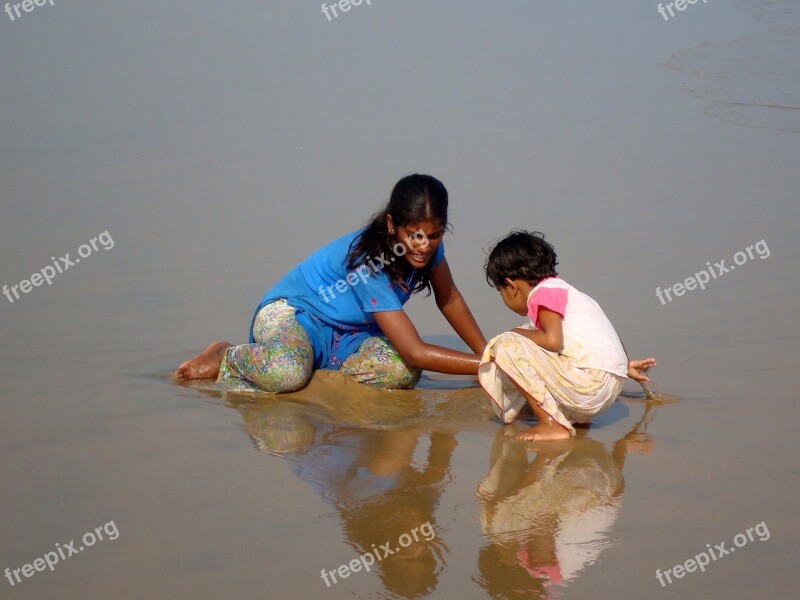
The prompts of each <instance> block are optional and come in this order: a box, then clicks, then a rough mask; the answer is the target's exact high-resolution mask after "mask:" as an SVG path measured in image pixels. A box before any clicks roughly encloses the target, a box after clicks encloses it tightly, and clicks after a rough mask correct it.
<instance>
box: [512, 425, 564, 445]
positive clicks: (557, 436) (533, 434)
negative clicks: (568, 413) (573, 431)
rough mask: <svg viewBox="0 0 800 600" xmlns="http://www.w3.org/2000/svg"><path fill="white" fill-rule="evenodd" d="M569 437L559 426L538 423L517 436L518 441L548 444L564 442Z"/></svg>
mask: <svg viewBox="0 0 800 600" xmlns="http://www.w3.org/2000/svg"><path fill="white" fill-rule="evenodd" d="M570 437H571V436H570V433H569V431H567V430H566V429H564V428H563V427H562V426H561V425H556V424H553V425H548V424H546V423H539V424H537V425H534V426H533V427H531V428H529V429H526V430H525V431H523V432H522V433H519V434H517V439H518V440H523V441H526V442H549V441H552V440H566V439H569V438H570Z"/></svg>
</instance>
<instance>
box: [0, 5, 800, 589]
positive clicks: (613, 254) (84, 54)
mask: <svg viewBox="0 0 800 600" xmlns="http://www.w3.org/2000/svg"><path fill="white" fill-rule="evenodd" d="M655 6H656V4H652V5H651V4H648V3H621V4H604V5H602V6H600V5H598V4H597V3H589V2H585V1H578V2H569V3H553V4H552V5H535V4H531V5H525V6H519V7H496V6H493V5H477V4H475V5H471V4H464V3H455V2H448V1H443V2H437V3H435V4H431V3H425V2H422V1H421V0H408V1H407V2H403V3H397V2H394V3H386V2H378V0H374V1H373V2H372V4H371V5H370V6H366V5H364V4H362V5H361V6H360V7H357V8H353V10H351V11H349V12H348V13H347V14H343V15H341V17H340V18H338V19H337V20H336V21H332V22H327V21H326V20H325V17H324V16H323V15H322V14H321V13H320V11H319V7H318V6H316V5H304V3H291V4H286V3H274V2H262V3H252V4H248V3H245V4H243V5H241V6H237V7H236V8H235V9H234V8H231V9H228V10H224V11H222V10H220V7H219V5H218V4H211V3H208V2H204V1H202V0H201V1H199V2H193V3H188V2H173V3H169V5H168V6H166V5H165V6H160V7H158V8H152V7H151V8H148V7H142V6H139V5H133V4H132V5H120V6H118V5H110V4H100V3H92V2H85V3H80V5H77V4H75V3H73V4H60V3H58V2H56V3H55V6H52V7H51V6H49V5H45V6H43V7H37V8H36V9H35V10H34V11H33V12H31V13H30V14H25V15H24V16H23V17H22V18H21V19H19V20H18V21H15V22H11V21H10V20H8V19H6V17H5V14H4V13H0V73H2V76H3V77H2V81H3V83H2V85H0V181H2V194H0V215H2V217H1V218H0V285H4V284H5V285H9V286H10V285H15V284H18V283H19V282H20V281H21V280H22V279H25V278H28V277H30V275H31V273H34V272H36V271H38V270H39V269H41V268H42V267H44V266H45V265H49V264H51V263H52V260H51V258H50V257H51V256H52V257H59V256H62V255H64V254H65V253H67V252H71V254H72V257H73V258H74V257H75V256H76V254H77V250H78V248H79V246H80V245H81V244H83V243H86V242H88V241H89V240H90V239H91V238H92V237H94V236H98V234H100V233H101V232H103V231H106V230H107V231H108V232H109V234H110V235H111V236H112V237H113V240H114V242H115V244H114V246H113V248H110V249H109V250H102V249H101V250H99V251H97V252H95V253H93V254H92V255H91V256H90V257H88V258H86V259H85V260H82V261H81V262H80V264H76V265H75V266H74V267H73V268H70V269H69V270H68V271H65V272H64V273H61V274H59V275H58V276H57V277H56V278H55V279H54V280H53V282H52V285H41V286H39V287H34V288H33V289H32V291H30V292H29V293H28V294H24V295H23V296H22V297H21V298H20V299H19V300H17V301H15V302H14V303H9V302H7V301H6V299H5V297H4V296H0V339H2V342H3V343H2V344H0V375H2V381H3V385H2V398H0V451H2V456H3V458H4V460H3V461H0V481H2V482H3V483H2V485H0V509H2V510H0V574H2V571H4V570H5V569H6V568H10V569H12V570H13V569H19V568H21V567H22V566H23V565H25V564H27V563H32V562H33V561H35V559H36V558H37V557H42V556H44V555H45V554H46V553H48V552H52V551H53V550H54V549H56V544H59V545H61V546H62V547H63V546H64V545H65V544H67V543H68V542H70V541H71V540H75V541H76V542H77V544H76V547H78V546H79V545H83V540H82V539H81V538H82V536H83V535H84V533H86V532H92V531H95V532H96V528H97V527H101V531H104V530H102V526H103V525H105V524H108V523H110V522H112V521H113V523H114V524H115V525H116V527H117V528H118V532H119V537H118V538H116V539H113V540H112V539H104V540H103V541H99V542H96V543H94V544H93V545H91V547H88V546H87V547H85V548H84V550H83V551H81V552H79V553H78V554H77V555H73V556H70V557H65V558H64V559H63V560H60V561H59V563H58V564H56V565H55V567H54V570H53V571H52V572H51V571H50V570H49V569H46V570H45V571H43V572H35V573H34V574H33V575H32V576H31V577H25V576H23V577H22V579H21V583H18V584H15V585H14V586H12V585H10V583H8V580H7V579H6V578H5V577H3V578H2V579H0V590H2V591H0V597H2V598H6V597H9V598H36V599H39V598H50V597H59V598H76V599H77V598H81V599H83V598H119V599H126V598H141V597H152V598H162V597H165V598H192V599H198V598H209V599H210V598H229V597H235V598H242V599H245V598H264V597H269V598H271V597H276V598H278V597H289V598H320V597H322V598H353V597H355V598H419V597H434V598H452V597H463V598H483V597H489V598H516V597H520V598H521V597H525V598H531V597H533V598H537V597H538V598H555V597H558V598H590V597H591V598H595V597H597V596H598V595H599V596H601V597H618V598H650V597H655V596H656V595H663V596H665V597H675V598H690V599H691V598H716V597H729V598H753V597H761V596H765V595H768V596H769V597H771V598H793V597H795V596H796V592H797V589H798V588H800V576H799V575H798V573H797V569H796V566H795V562H796V549H797V544H798V540H800V530H799V529H800V526H799V524H798V520H797V519H796V498H797V497H798V493H799V492H800V485H798V483H799V480H800V467H799V466H798V458H800V447H798V442H797V436H796V435H795V434H796V430H797V425H796V423H797V416H798V403H797V400H798V393H797V390H798V389H800V361H798V358H797V347H798V343H797V340H798V339H800V322H799V321H798V319H797V318H796V314H797V311H798V300H797V299H798V297H800V272H799V271H800V267H799V266H798V265H800V248H799V247H798V244H797V232H796V229H797V223H798V222H799V221H800V204H799V203H798V201H797V190H798V189H800V171H798V169H797V164H798V163H799V162H800V144H799V143H798V141H799V140H800V138H799V137H798V135H797V132H798V127H797V121H796V119H797V111H796V110H795V109H796V107H797V106H798V101H797V97H796V95H797V90H798V86H797V69H796V68H795V65H797V64H798V56H799V55H800V53H798V50H797V46H798V41H799V40H800V37H799V36H800V34H799V33H798V31H799V30H800V24H799V23H798V15H797V10H796V7H795V5H794V4H793V3H789V2H787V1H779V0H776V1H769V2H766V1H765V2H754V1H750V2H746V1H744V0H736V1H734V2H731V3H725V2H722V1H720V2H715V1H714V0H711V1H709V2H708V3H697V4H695V5H690V6H689V7H688V8H687V9H686V10H685V11H684V12H681V13H679V14H678V15H676V17H675V18H674V19H672V20H670V21H668V22H665V21H664V20H663V19H662V18H661V17H660V16H659V15H658V13H657V11H656V8H655ZM4 19H6V20H4ZM687 92H688V93H687ZM412 170H421V171H427V172H431V173H432V174H434V175H436V176H438V177H440V178H441V179H442V180H443V181H444V182H445V184H446V185H447V186H448V189H449V191H450V194H451V213H452V214H451V220H452V221H453V224H454V228H453V229H454V234H453V235H448V236H447V237H446V238H445V244H446V248H447V257H448V262H449V263H450V266H451V269H452V271H453V273H454V276H455V278H456V281H457V283H458V285H459V288H460V289H461V291H462V293H463V294H464V296H465V297H466V298H467V300H468V302H469V304H470V306H471V307H472V309H473V311H474V313H475V315H476V317H477V319H478V321H479V323H480V324H481V326H482V328H483V329H484V331H485V332H486V334H487V335H489V336H491V335H494V334H496V333H499V332H500V331H503V330H505V329H508V328H510V327H512V326H515V325H517V321H518V317H517V316H516V315H513V314H512V313H510V312H509V311H507V310H506V309H505V308H504V307H503V306H502V304H501V302H500V301H499V299H498V297H497V293H496V292H495V291H494V290H492V289H491V288H489V287H488V286H487V285H486V283H485V280H484V278H483V275H482V272H481V265H482V264H483V260H484V258H485V255H484V249H486V248H488V247H490V245H491V243H492V242H493V241H494V240H496V239H497V238H499V237H501V236H502V235H504V234H505V233H507V232H508V230H510V229H512V228H516V227H526V228H530V229H539V230H542V231H544V232H546V234H547V236H548V239H550V240H551V241H552V242H553V243H554V244H555V246H556V249H557V251H558V253H559V268H560V270H561V273H562V275H563V276H564V278H565V279H567V280H568V281H570V283H572V284H574V285H575V286H576V287H578V288H579V289H582V290H583V291H586V292H587V293H589V294H590V295H591V296H592V297H594V298H595V299H597V300H598V302H599V303H600V304H601V306H602V307H603V308H604V310H605V311H606V313H607V314H608V315H609V317H610V319H611V320H612V322H613V323H614V324H615V326H616V328H617V330H618V331H619V333H620V335H621V337H622V338H623V340H624V341H625V344H626V346H627V348H628V349H629V351H630V353H631V354H632V355H636V356H645V355H654V356H656V357H657V359H658V363H659V365H658V367H657V368H656V369H655V371H654V378H655V380H656V381H657V384H658V385H657V388H658V392H659V393H660V394H661V396H662V401H661V402H648V401H646V398H645V395H644V392H643V391H642V390H641V389H640V388H639V387H638V386H635V385H629V386H628V387H627V388H626V390H625V393H624V394H623V396H622V397H621V398H620V401H619V402H617V403H616V404H615V405H614V406H613V408H612V409H611V410H609V411H608V412H607V413H605V414H604V415H602V416H601V417H600V418H598V419H597V420H596V421H595V423H593V425H592V427H591V428H589V429H581V430H579V436H578V437H577V438H575V439H574V440H570V441H568V442H564V443H560V444H554V445H548V446H544V447H539V446H541V445H539V446H526V445H523V444H520V443H519V442H516V441H515V440H513V439H512V438H513V435H512V434H513V433H514V432H515V431H518V430H520V429H521V428H524V427H525V426H526V425H525V424H516V425H514V426H511V427H503V426H501V425H500V424H499V423H498V422H497V421H496V420H495V419H494V418H493V417H492V415H491V413H490V412H489V409H488V405H487V404H486V401H485V399H484V398H483V396H482V393H481V392H480V390H479V389H478V388H476V387H475V386H474V381H472V380H470V379H469V378H467V379H464V378H446V377H441V376H438V375H434V374H429V376H428V377H426V378H425V379H424V380H423V383H422V385H421V386H420V388H419V389H417V390H414V391H408V392H382V391H376V390H371V389H368V388H364V387H362V386H358V385H356V384H353V383H352V382H348V381H345V380H343V379H342V378H341V377H339V376H337V375H331V374H323V375H322V376H320V377H318V378H316V379H315V380H314V381H313V382H312V384H311V385H310V386H309V387H308V388H306V389H305V390H303V391H302V392H300V393H298V394H292V395H286V396H280V397H275V396H269V395H263V396H258V397H252V396H241V395H232V394H226V395H222V394H220V393H218V392H213V391H210V390H208V389H207V388H208V385H206V384H203V385H199V386H195V385H176V384H174V383H172V382H171V380H170V379H169V373H170V371H171V370H172V369H173V368H174V367H175V366H176V365H177V364H178V363H179V362H181V361H182V360H184V359H185V358H187V357H188V356H190V355H192V354H194V353H196V352H197V351H199V350H200V349H201V348H202V347H203V346H204V345H205V344H206V343H208V342H210V341H212V340H214V339H229V340H230V341H232V342H240V341H243V340H244V339H245V338H246V334H247V331H246V329H247V325H248V322H249V319H250V316H251V314H252V310H253V308H254V306H255V305H256V303H257V301H258V298H259V297H260V296H261V294H262V293H263V292H264V290H265V289H266V288H267V287H268V286H269V285H271V283H272V282H274V281H275V280H276V279H277V278H278V277H280V276H281V275H282V274H283V272H284V271H285V270H286V269H287V268H289V267H290V266H291V265H292V264H294V263H295V262H296V261H298V260H300V259H302V258H303V257H304V256H306V255H307V254H309V253H310V252H311V251H312V250H313V249H314V248H316V247H317V246H319V245H320V244H322V243H324V242H326V241H328V240H330V239H333V238H335V237H337V236H339V235H341V234H343V233H345V232H347V231H349V230H352V229H353V228H354V227H356V226H358V225H359V224H361V223H362V222H363V221H364V220H365V219H366V218H367V217H368V216H369V214H371V213H372V212H373V211H374V210H377V208H378V207H379V205H380V204H381V202H382V201H383V200H384V199H385V197H386V195H387V194H388V192H389V188H390V187H391V185H392V184H393V183H394V181H395V180H396V179H397V178H399V177H400V176H402V175H403V174H405V173H407V172H409V171H412ZM759 240H764V241H765V243H766V244H768V247H769V250H770V253H769V256H766V257H764V258H760V257H759V256H758V255H756V256H755V257H754V258H753V259H752V260H748V261H747V262H745V263H743V264H740V265H737V267H736V270H734V271H730V272H727V273H725V274H724V275H722V276H720V277H718V278H714V279H713V280H711V281H710V282H709V284H708V285H707V287H706V289H705V290H700V289H695V290H693V291H687V292H686V293H685V294H684V295H682V296H673V298H672V300H670V301H669V302H667V303H664V304H662V303H661V302H660V301H659V299H658V297H657V295H656V289H657V288H660V289H662V290H663V289H665V288H666V287H668V286H673V285H674V284H675V283H676V282H682V281H684V280H685V279H686V278H687V277H689V276H691V275H693V274H695V273H697V272H698V271H700V270H702V269H704V268H706V265H707V264H708V263H716V262H717V261H720V260H723V259H725V260H726V261H727V264H728V265H729V266H730V265H732V260H733V257H734V255H735V254H736V253H737V252H740V251H745V250H746V248H747V247H748V246H752V245H754V244H756V243H757V242H758V241H759ZM408 312H409V314H410V315H411V316H412V318H413V320H414V322H415V324H417V326H418V328H419V330H420V332H421V333H422V334H423V335H424V336H425V338H426V339H428V340H430V341H433V342H435V343H443V344H447V345H453V346H456V347H458V346H459V343H458V342H457V341H456V340H455V338H454V337H453V335H452V332H451V331H450V330H449V328H448V325H447V323H446V322H445V321H444V320H443V319H442V318H441V316H440V315H439V314H438V313H437V311H436V308H435V304H434V302H433V300H432V299H430V298H428V299H425V298H423V297H416V298H414V299H413V300H412V301H411V302H410V303H409V305H408ZM762 523H763V525H764V527H766V528H768V531H769V534H770V535H769V537H768V539H764V540H763V541H762V539H761V538H762V537H766V536H763V535H762V536H759V535H758V531H763V528H760V529H758V530H755V528H756V526H757V525H759V524H762ZM428 527H430V528H428ZM748 528H749V529H751V533H750V535H753V533H752V532H753V530H755V531H756V535H755V536H753V539H752V540H751V539H749V538H748V541H747V543H746V544H744V545H742V546H740V547H736V546H735V545H734V539H738V540H740V541H741V539H742V538H737V537H736V536H737V535H739V534H745V535H746V532H747V530H748ZM105 531H107V530H105ZM431 533H432V534H435V535H430V534H431ZM106 535H107V534H106ZM404 535H405V536H407V537H403V536H404ZM414 535H416V539H415V538H414V537H413V536H414ZM408 536H410V537H408ZM89 541H92V540H91V538H89ZM723 541H724V542H725V543H726V545H727V547H728V548H730V549H734V548H735V552H734V553H731V554H727V555H725V556H721V557H719V558H718V559H715V560H713V561H711V562H710V563H709V565H708V566H707V568H706V569H705V571H704V572H700V571H695V572H692V573H687V574H685V575H684V576H682V577H681V578H676V577H674V576H673V578H672V582H671V583H668V584H665V585H663V586H662V585H661V584H660V583H659V580H658V578H657V576H656V574H657V570H659V572H661V573H663V572H665V571H666V570H667V569H673V568H674V566H675V565H677V564H685V561H687V559H691V558H693V557H695V556H697V555H698V554H699V553H702V552H704V551H706V549H707V548H708V546H707V544H710V545H712V547H713V545H716V544H719V543H721V542H723ZM387 542H389V547H388V548H387V549H388V550H394V549H395V548H397V547H398V546H400V545H401V543H403V544H404V545H406V547H405V548H401V549H400V550H399V551H397V552H393V553H392V554H391V555H388V556H385V557H384V556H383V555H384V551H383V550H381V551H380V560H377V558H376V561H375V564H374V565H370V571H369V572H366V571H365V569H364V568H361V569H360V570H359V571H358V572H352V573H350V574H348V576H347V577H344V576H343V575H341V574H339V573H338V571H337V569H338V567H339V566H340V565H345V564H347V565H349V564H350V561H352V560H353V559H355V558H357V557H359V556H362V555H365V554H367V553H369V552H373V556H375V554H374V552H377V551H378V548H380V547H381V546H383V545H385V544H386V543H387ZM405 542H407V543H405ZM373 544H375V546H376V548H375V549H373V547H372V545H373ZM364 560H368V559H366V558H365V559H364ZM362 566H363V565H362ZM323 569H324V570H325V571H326V573H327V577H328V580H329V581H330V585H328V584H326V581H325V579H324V578H323V577H322V574H321V571H322V570H323ZM331 571H334V572H336V573H337V580H336V582H335V583H334V582H333V580H332V575H330V572H331ZM343 573H347V571H344V570H343ZM12 577H13V575H12Z"/></svg>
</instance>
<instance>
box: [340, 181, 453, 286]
mask: <svg viewBox="0 0 800 600" xmlns="http://www.w3.org/2000/svg"><path fill="white" fill-rule="evenodd" d="M387 215H391V217H392V223H393V225H394V227H395V229H397V228H398V227H406V226H408V225H410V224H412V223H417V222H419V221H427V220H433V221H436V222H437V223H438V224H440V225H441V226H442V227H445V228H447V227H449V224H448V222H447V189H446V188H445V187H444V184H443V183H442V182H441V181H439V180H438V179H436V178H435V177H431V176H430V175H419V174H414V175H407V176H406V177H403V178H402V179H401V180H400V181H398V182H397V184H395V186H394V189H393V190H392V195H391V196H390V197H389V203H388V204H387V205H386V207H385V208H384V209H383V210H381V211H380V212H378V213H375V214H374V215H372V217H371V218H370V220H369V222H368V223H367V228H366V229H365V230H364V232H363V233H362V234H361V235H360V236H359V237H357V238H356V239H355V240H353V243H352V244H351V245H350V251H349V252H348V254H347V268H348V269H355V268H356V267H359V266H361V265H363V264H365V263H366V262H367V261H368V260H370V259H377V258H378V257H379V256H382V255H383V256H384V257H386V258H387V259H388V258H389V257H390V256H394V254H393V252H392V248H393V247H394V245H395V244H396V243H397V240H395V238H394V237H393V236H392V234H390V233H389V229H388V227H387V225H386V216H387ZM404 262H405V261H401V260H395V261H392V262H391V263H390V264H388V265H385V266H384V268H383V271H384V272H385V273H386V275H387V276H388V277H389V280H390V281H391V282H392V283H394V284H397V285H400V286H403V285H404V284H405V282H404V276H403V264H404ZM429 271H430V263H428V265H426V266H425V268H424V269H420V273H419V276H418V278H417V281H416V284H415V285H414V288H413V289H412V290H411V291H412V292H414V293H416V292H421V291H422V290H428V293H430V290H431V283H430V272H429Z"/></svg>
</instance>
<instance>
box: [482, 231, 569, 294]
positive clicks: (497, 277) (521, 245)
mask: <svg viewBox="0 0 800 600" xmlns="http://www.w3.org/2000/svg"><path fill="white" fill-rule="evenodd" d="M557 264H558V260H557V258H556V251H555V249H554V248H553V246H552V245H551V244H549V243H548V242H545V241H544V234H543V233H541V232H539V231H534V232H530V231H525V230H519V231H512V232H511V233H509V234H508V235H507V236H506V237H504V238H503V239H502V240H500V241H499V242H497V244H495V247H494V248H492V251H491V252H490V253H489V258H487V259H486V264H485V265H484V267H483V268H484V270H485V271H486V281H487V282H488V283H489V285H491V286H492V287H502V286H505V285H507V284H506V278H508V279H522V280H524V281H527V282H528V283H530V284H531V285H536V284H537V283H539V282H540V281H541V280H542V279H545V278H546V277H555V276H556V275H558V273H557V272H556V265H557Z"/></svg>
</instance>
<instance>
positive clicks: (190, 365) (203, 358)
mask: <svg viewBox="0 0 800 600" xmlns="http://www.w3.org/2000/svg"><path fill="white" fill-rule="evenodd" d="M230 346H231V345H230V344H229V343H228V342H214V343H213V344H209V345H208V347H207V348H206V349H205V350H203V351H202V352H201V353H200V354H198V355H197V356H195V357H194V358H193V359H191V360H187V361H186V362H184V363H181V365H180V366H179V367H178V368H177V369H175V374H174V375H173V376H174V377H175V379H213V378H216V377H217V376H218V375H219V364H220V362H221V361H222V357H223V355H224V354H225V351H226V350H227V349H228V348H230Z"/></svg>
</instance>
